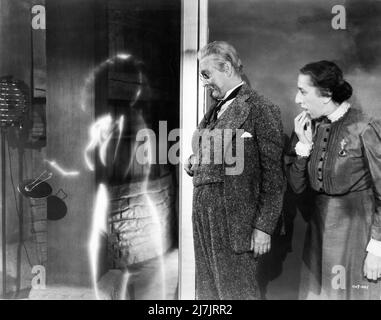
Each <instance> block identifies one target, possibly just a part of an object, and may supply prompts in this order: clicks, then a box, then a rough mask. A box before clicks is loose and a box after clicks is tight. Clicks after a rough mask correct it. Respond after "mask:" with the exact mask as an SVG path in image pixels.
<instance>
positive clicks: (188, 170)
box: [184, 154, 195, 177]
mask: <svg viewBox="0 0 381 320" xmlns="http://www.w3.org/2000/svg"><path fill="white" fill-rule="evenodd" d="M194 158H195V156H194V155H193V154H192V155H191V156H190V157H189V158H188V160H187V161H186V162H185V164H184V170H185V171H186V173H187V174H188V175H189V176H191V177H193V165H194Z"/></svg>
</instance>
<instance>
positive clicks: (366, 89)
mask: <svg viewBox="0 0 381 320" xmlns="http://www.w3.org/2000/svg"><path fill="white" fill-rule="evenodd" d="M337 4H341V5H344V6H345V8H346V13H347V17H346V18H347V19H346V20H347V21H346V22H347V28H346V30H334V29H333V28H332V26H331V20H332V18H333V17H334V16H335V15H334V14H332V13H331V10H332V7H333V6H334V5H337ZM208 19H209V40H210V41H213V40H225V41H228V42H230V43H232V44H233V45H234V46H235V47H236V49H237V50H238V52H239V53H240V55H241V59H242V61H243V64H244V71H245V73H246V76H247V78H248V80H249V81H250V83H251V85H252V87H253V88H255V89H256V90H258V91H259V92H261V93H262V94H264V95H266V96H267V97H269V98H270V99H271V100H272V101H273V102H275V103H277V104H278V105H279V106H280V107H281V111H282V118H283V124H284V128H285V133H286V134H288V135H290V133H291V131H292V129H293V119H294V117H295V116H296V115H297V114H298V113H300V112H301V110H300V109H299V108H298V107H297V106H296V105H295V103H294V98H295V94H296V81H297V75H298V70H299V69H300V68H301V67H302V66H303V65H305V64H306V63H308V62H312V61H317V60H323V59H326V60H334V61H335V62H337V63H338V65H339V66H341V68H342V69H343V71H344V74H345V75H346V78H347V80H348V81H349V82H350V83H351V84H352V86H353V88H354V97H353V99H354V101H357V102H358V103H359V104H360V106H361V107H362V108H363V110H364V111H366V112H368V113H369V114H371V115H374V116H378V117H380V116H381V108H380V98H381V93H380V87H381V41H380V40H381V1H376V0H374V1H373V0H349V1H343V0H341V1H338V0H335V1H332V0H303V1H297V0H266V1H265V0H240V1H230V0H209V16H208ZM294 200H295V199H294V198H293V195H292V194H287V199H286V213H287V214H288V217H287V219H288V235H287V236H286V237H283V238H279V239H277V241H278V242H277V243H276V247H275V248H274V250H273V253H272V256H269V257H268V258H267V259H268V260H269V261H267V262H268V268H267V272H266V274H267V275H266V276H267V277H268V278H270V279H272V281H271V282H270V284H269V285H268V288H267V296H268V298H269V299H282V298H291V299H292V298H296V297H297V288H298V282H299V279H298V278H299V267H300V261H301V250H302V246H303V241H304V233H305V222H304V220H303V219H302V217H301V215H300V213H299V212H297V214H296V212H295V210H296V208H293V207H292V206H290V205H291V204H292V203H295V201H294ZM307 210H308V206H307ZM295 214H296V216H295ZM294 216H295V217H294Z"/></svg>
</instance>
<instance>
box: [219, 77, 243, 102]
mask: <svg viewBox="0 0 381 320" xmlns="http://www.w3.org/2000/svg"><path fill="white" fill-rule="evenodd" d="M244 83H245V82H244V81H241V82H240V83H239V84H237V85H236V86H235V87H234V88H231V89H230V90H228V91H226V93H225V96H224V97H223V98H222V99H221V100H224V99H226V98H227V97H228V96H229V94H231V93H232V92H233V91H234V90H235V89H236V88H238V87H239V86H242V85H243V84H244Z"/></svg>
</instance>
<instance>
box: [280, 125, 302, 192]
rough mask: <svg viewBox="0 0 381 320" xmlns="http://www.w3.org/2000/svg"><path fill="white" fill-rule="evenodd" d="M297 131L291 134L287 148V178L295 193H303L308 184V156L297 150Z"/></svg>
mask: <svg viewBox="0 0 381 320" xmlns="http://www.w3.org/2000/svg"><path fill="white" fill-rule="evenodd" d="M298 141H299V140H298V137H297V136H296V134H295V132H293V133H292V135H291V140H290V144H289V146H288V148H286V152H285V157H284V165H285V172H286V176H287V180H288V183H289V185H290V186H291V188H292V190H293V191H294V192H295V193H302V192H303V191H304V190H305V189H306V187H307V185H308V172H307V163H308V157H300V156H298V155H297V154H296V152H295V146H296V144H297V142H298Z"/></svg>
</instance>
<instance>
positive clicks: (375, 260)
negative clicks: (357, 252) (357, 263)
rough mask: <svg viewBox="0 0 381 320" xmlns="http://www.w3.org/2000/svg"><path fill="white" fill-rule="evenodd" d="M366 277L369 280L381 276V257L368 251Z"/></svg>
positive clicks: (365, 267) (365, 266) (365, 265)
mask: <svg viewBox="0 0 381 320" xmlns="http://www.w3.org/2000/svg"><path fill="white" fill-rule="evenodd" d="M364 277H367V278H368V280H377V279H378V278H381V257H377V256H375V255H374V254H371V253H370V252H368V254H367V256H366V258H365V262H364Z"/></svg>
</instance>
